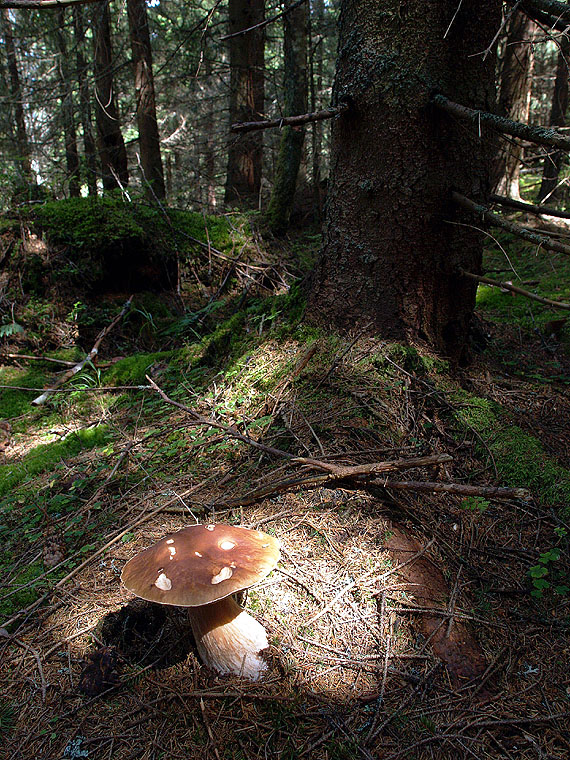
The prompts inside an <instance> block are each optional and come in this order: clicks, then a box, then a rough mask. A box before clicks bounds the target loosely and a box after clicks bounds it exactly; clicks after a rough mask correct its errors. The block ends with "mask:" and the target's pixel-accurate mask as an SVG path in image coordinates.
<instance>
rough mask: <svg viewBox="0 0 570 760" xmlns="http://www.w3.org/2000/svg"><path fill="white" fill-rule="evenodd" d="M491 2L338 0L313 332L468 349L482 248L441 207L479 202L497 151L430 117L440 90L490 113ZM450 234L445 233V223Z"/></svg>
mask: <svg viewBox="0 0 570 760" xmlns="http://www.w3.org/2000/svg"><path fill="white" fill-rule="evenodd" d="M500 8H501V3H500V0H463V2H462V3H461V4H458V3H457V0H438V2H435V1H434V0H432V1H431V2H426V0H385V2H383V3H381V4H379V3H378V2H375V0H343V3H342V6H341V17H340V39H339V56H338V61H337V73H336V81H335V86H334V101H335V103H336V104H338V103H342V102H345V103H347V104H349V105H350V110H349V111H347V112H345V113H343V114H342V115H341V116H339V117H337V118H336V119H335V120H334V123H333V125H332V155H331V180H330V183H329V193H328V198H327V218H326V224H325V239H324V246H323V249H322V252H321V256H320V260H319V263H318V265H317V268H316V272H315V277H314V281H313V289H312V292H311V295H310V298H309V303H308V310H307V317H308V319H309V320H311V321H313V322H315V323H320V324H324V325H327V326H331V325H332V326H333V327H335V328H337V329H341V330H342V329H344V330H346V329H350V328H353V327H354V326H358V325H361V326H363V325H367V328H368V329H369V330H370V331H374V332H375V333H376V334H380V335H381V336H382V337H383V338H390V339H396V340H405V339H410V340H414V339H421V340H423V341H427V342H428V343H429V344H430V345H431V346H432V347H433V348H435V349H436V350H438V351H439V352H442V353H443V354H445V355H447V356H449V357H450V358H452V359H453V360H461V359H463V358H464V349H465V344H466V339H467V334H468V329H469V324H470V319H471V315H472V312H473V308H474V305H475V290H476V284H475V283H474V282H473V281H471V280H469V279H467V278H463V277H461V276H459V274H458V269H459V268H463V269H465V270H468V271H471V272H475V273H478V272H479V271H480V268H481V259H482V237H481V234H480V232H478V231H477V230H476V229H475V228H474V227H475V225H473V224H472V220H471V219H468V220H466V221H467V222H468V224H467V225H464V224H455V223H453V222H455V221H458V220H459V221H460V222H461V221H465V220H463V219H462V218H461V217H460V216H459V213H458V212H456V210H455V209H454V207H453V205H452V203H451V200H450V198H451V192H452V190H453V189H457V188H460V189H462V190H463V192H464V193H465V194H467V195H469V196H470V197H472V198H476V199H478V200H479V201H484V200H485V199H486V197H487V195H488V191H489V187H490V161H491V158H492V155H493V148H494V145H493V140H492V138H491V137H490V136H489V135H485V136H484V139H480V137H479V134H478V129H477V127H476V126H474V127H472V128H469V129H466V128H465V127H464V126H463V125H457V124H456V123H455V122H454V121H453V120H452V118H450V117H449V116H447V115H446V114H444V113H439V112H438V111H437V110H436V109H434V108H433V107H432V106H431V105H430V99H431V97H432V95H433V93H434V92H442V93H443V94H445V95H447V96H448V97H449V98H451V99H455V100H459V101H460V102H463V103H466V104H468V105H470V106H472V107H474V108H478V109H483V110H486V111H489V110H491V111H492V110H493V106H494V105H495V86H494V85H495V78H494V73H495V72H494V65H495V60H494V56H493V55H488V56H487V57H486V60H483V56H482V55H481V52H482V51H484V50H485V49H486V48H487V46H489V45H490V44H491V42H492V40H493V37H494V35H495V34H496V32H497V29H498V28H499V25H500ZM450 222H451V223H450Z"/></svg>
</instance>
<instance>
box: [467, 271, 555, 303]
mask: <svg viewBox="0 0 570 760" xmlns="http://www.w3.org/2000/svg"><path fill="white" fill-rule="evenodd" d="M459 273H460V274H461V275H463V277H469V278H470V279H471V280H476V281H477V282H483V283H485V284H486V285H493V286H494V287H495V288H501V289H502V290H508V291H510V292H511V293H517V294H518V295H519V296H524V297H525V298H530V299H531V300H532V301H538V303H542V304H544V305H545V306H552V307H553V308H555V309H567V310H570V303H566V302H565V301H552V300H551V299H550V298H543V297H542V296H537V295H535V294H534V293H531V292H530V291H528V290H523V289H522V288H519V287H517V286H516V285H513V284H512V282H500V281H499V280H492V279H491V278H490V277H484V276H483V275H480V274H473V272H466V271H465V270H464V269H460V270H459Z"/></svg>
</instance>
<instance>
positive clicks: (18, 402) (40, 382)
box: [0, 366, 53, 420]
mask: <svg viewBox="0 0 570 760" xmlns="http://www.w3.org/2000/svg"><path fill="white" fill-rule="evenodd" d="M51 372H53V367H52V369H51ZM51 372H50V370H48V369H47V368H46V369H44V368H40V367H38V366H35V367H31V368H29V369H19V368H18V367H0V383H1V384H2V385H8V386H11V385H13V386H18V387H17V388H14V390H9V389H8V388H4V389H3V390H2V393H1V394H0V418H1V419H5V420H10V419H13V418H14V417H20V416H21V415H23V414H25V413H26V412H29V411H30V410H31V406H30V402H31V401H32V399H33V398H34V397H35V396H37V395H38V393H39V391H34V390H31V391H26V390H20V389H19V388H42V387H43V386H44V384H45V382H46V380H47V378H48V377H50V376H51Z"/></svg>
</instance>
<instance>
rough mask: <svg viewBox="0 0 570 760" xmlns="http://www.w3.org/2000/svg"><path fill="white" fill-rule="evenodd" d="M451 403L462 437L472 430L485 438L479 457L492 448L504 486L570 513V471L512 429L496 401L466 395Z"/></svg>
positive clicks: (458, 395) (535, 441) (457, 395)
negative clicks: (527, 492) (525, 491)
mask: <svg viewBox="0 0 570 760" xmlns="http://www.w3.org/2000/svg"><path fill="white" fill-rule="evenodd" d="M451 399H452V400H453V401H454V403H455V405H456V406H457V409H456V412H455V417H456V420H457V421H458V422H459V424H460V428H461V431H462V434H463V433H464V432H465V431H466V430H468V429H471V430H475V431H476V432H477V433H478V434H479V435H480V436H481V439H482V441H484V445H483V443H482V442H481V439H479V443H478V449H479V453H480V454H481V455H482V456H485V455H486V453H487V450H486V448H485V446H486V447H488V450H489V451H490V452H491V453H492V455H493V459H494V461H495V464H496V466H497V470H498V473H499V477H500V480H501V483H502V484H504V485H505V486H512V487H517V486H521V487H526V488H529V489H530V490H531V491H532V492H533V493H534V494H535V495H536V496H538V497H539V498H540V499H541V500H542V501H544V502H546V503H549V504H553V505H555V506H561V507H565V508H566V509H568V505H569V504H570V471H568V470H567V469H566V468H564V467H562V466H561V465H559V464H557V463H556V462H555V461H554V460H553V459H552V458H551V457H549V456H548V455H547V454H546V452H545V451H544V448H543V447H542V444H541V443H540V441H539V440H538V439H537V438H535V437H534V436H532V435H530V434H529V433H526V432H525V431H524V430H522V429H521V428H520V427H518V426H517V425H512V424H511V423H510V420H509V419H508V418H507V416H506V415H505V414H504V413H503V412H502V410H501V408H500V406H499V405H498V404H496V403H495V402H494V401H490V400H489V399H485V398H480V397H477V396H474V395H472V394H469V393H467V392H466V391H458V392H456V393H454V394H453V396H452V397H451Z"/></svg>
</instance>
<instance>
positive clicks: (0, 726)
mask: <svg viewBox="0 0 570 760" xmlns="http://www.w3.org/2000/svg"><path fill="white" fill-rule="evenodd" d="M17 713H18V710H17V707H16V705H15V704H14V703H13V702H10V701H9V700H8V699H5V698H4V697H0V736H2V734H5V733H8V732H9V731H11V730H12V728H13V727H14V725H15V724H16V719H17Z"/></svg>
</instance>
